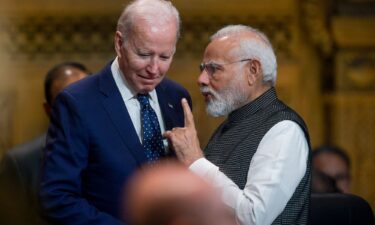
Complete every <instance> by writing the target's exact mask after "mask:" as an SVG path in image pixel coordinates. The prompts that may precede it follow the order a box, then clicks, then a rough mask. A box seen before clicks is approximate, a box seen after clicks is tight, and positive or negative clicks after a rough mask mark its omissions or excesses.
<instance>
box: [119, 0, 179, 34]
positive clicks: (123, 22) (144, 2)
mask: <svg viewBox="0 0 375 225" xmlns="http://www.w3.org/2000/svg"><path fill="white" fill-rule="evenodd" d="M135 18H137V19H143V20H145V21H147V22H150V23H156V22H157V23H170V22H171V21H173V20H174V21H175V22H176V26H177V33H176V37H177V38H178V37H179V36H180V23H181V20H180V15H179V13H178V11H177V9H176V8H175V7H174V6H173V5H172V3H171V2H170V1H167V0H134V1H133V2H131V3H130V4H129V5H128V6H127V7H126V8H125V9H124V10H123V11H122V13H121V16H120V18H119V19H118V21H117V30H118V31H120V32H121V33H122V34H123V36H124V40H126V39H127V38H128V37H129V35H130V34H131V32H132V28H133V26H134V25H135Z"/></svg>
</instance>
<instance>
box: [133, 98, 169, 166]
mask: <svg viewBox="0 0 375 225" xmlns="http://www.w3.org/2000/svg"><path fill="white" fill-rule="evenodd" d="M148 98H149V95H148V94H147V95H145V94H138V97H137V99H138V101H139V103H140V105H141V120H142V132H143V137H142V140H143V147H144V149H145V153H146V156H147V159H148V160H149V161H155V160H157V159H159V158H160V157H162V156H164V145H163V139H162V136H161V131H160V125H159V121H158V117H157V116H156V113H155V111H154V110H153V109H152V107H151V105H150V102H149V99H148Z"/></svg>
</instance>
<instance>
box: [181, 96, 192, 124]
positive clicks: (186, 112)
mask: <svg viewBox="0 0 375 225" xmlns="http://www.w3.org/2000/svg"><path fill="white" fill-rule="evenodd" d="M181 104H182V108H183V110H184V118H185V119H184V121H185V127H195V124H194V117H193V114H192V113H191V109H190V106H189V103H188V101H187V100H186V99H185V98H183V99H182V100H181Z"/></svg>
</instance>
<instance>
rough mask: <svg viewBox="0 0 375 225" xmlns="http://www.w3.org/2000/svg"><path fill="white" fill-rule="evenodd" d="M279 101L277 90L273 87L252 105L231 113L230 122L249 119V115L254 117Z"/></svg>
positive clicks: (251, 103)
mask: <svg viewBox="0 0 375 225" xmlns="http://www.w3.org/2000/svg"><path fill="white" fill-rule="evenodd" d="M276 99H277V95H276V90H275V88H274V87H271V88H270V89H268V90H267V91H266V92H264V93H263V94H262V95H260V96H259V97H258V98H256V99H254V100H253V101H251V102H250V103H248V104H246V105H244V106H242V107H241V108H238V109H236V110H234V111H233V112H231V113H230V114H229V116H228V120H229V121H230V122H235V121H239V120H243V119H245V118H248V117H249V115H253V114H255V113H256V112H258V111H259V110H261V109H263V108H265V107H266V106H268V105H269V104H271V103H272V102H273V101H274V100H276Z"/></svg>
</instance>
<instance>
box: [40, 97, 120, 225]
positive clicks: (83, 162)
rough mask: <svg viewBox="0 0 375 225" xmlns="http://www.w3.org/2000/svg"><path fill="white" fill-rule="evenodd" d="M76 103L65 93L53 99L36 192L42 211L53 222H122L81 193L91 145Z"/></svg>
mask: <svg viewBox="0 0 375 225" xmlns="http://www.w3.org/2000/svg"><path fill="white" fill-rule="evenodd" d="M78 106H79V105H78V103H77V102H76V101H75V99H74V97H73V96H71V95H70V94H69V93H67V92H63V93H62V94H60V95H59V96H58V98H57V99H56V101H55V105H54V109H53V115H52V119H51V125H50V128H49V132H48V137H47V145H46V150H45V155H44V157H45V160H44V162H43V165H42V175H41V186H40V193H39V195H40V196H39V197H40V200H41V204H42V208H43V211H44V212H43V213H44V214H45V216H46V217H47V219H48V220H50V221H51V222H53V223H54V224H67V225H68V224H69V225H75V224H77V225H78V224H96V225H102V224H103V225H104V224H105V225H119V224H122V222H121V221H119V220H117V219H116V218H114V217H112V216H111V215H109V214H108V213H105V212H102V211H99V210H98V209H97V208H96V207H94V206H93V205H91V204H90V203H89V202H88V201H87V200H86V199H85V197H84V196H83V195H82V193H83V191H82V189H83V187H82V174H83V173H84V170H85V168H86V166H87V164H88V160H89V159H88V157H89V148H90V145H89V135H88V132H87V131H86V130H85V121H84V118H82V117H83V116H82V115H80V114H79V112H78V111H79V110H78ZM108 191H111V190H108Z"/></svg>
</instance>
